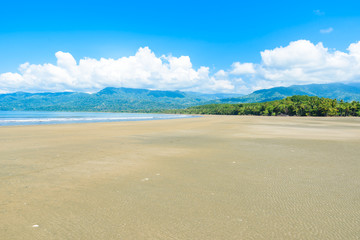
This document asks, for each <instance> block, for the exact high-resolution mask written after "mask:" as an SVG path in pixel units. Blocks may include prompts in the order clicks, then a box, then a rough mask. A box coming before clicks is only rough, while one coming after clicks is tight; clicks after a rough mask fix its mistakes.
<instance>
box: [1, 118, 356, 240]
mask: <svg viewBox="0 0 360 240" xmlns="http://www.w3.org/2000/svg"><path fill="white" fill-rule="evenodd" d="M359 226H360V118H296V117H253V116H207V117H200V118H189V119H173V120H158V121H140V122H139V121H137V122H108V123H86V124H59V125H38V126H7V127H0V239H4V240H7V239H11V240H13V239H126V240H128V239H131V240H132V239H134V240H139V239H204V240H205V239H206V240H209V239H226V240H229V239H236V240H239V239H360V227H359Z"/></svg>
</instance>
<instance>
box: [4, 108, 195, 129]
mask: <svg viewBox="0 0 360 240" xmlns="http://www.w3.org/2000/svg"><path fill="white" fill-rule="evenodd" d="M2 113H4V114H2ZM22 113H23V114H22ZM104 115H105V116H104ZM110 115H113V116H110ZM114 115H115V116H114ZM119 115H120V116H119ZM121 115H123V116H121ZM188 117H191V116H188V115H171V114H127V113H66V112H65V113H53V112H46V113H44V112H42V113H41V115H39V113H37V112H34V113H33V114H32V113H31V112H1V111H0V126H1V125H2V126H4V125H29V124H30V125H31V124H52V123H76V122H113V121H141V120H157V119H159V120H160V119H174V118H188Z"/></svg>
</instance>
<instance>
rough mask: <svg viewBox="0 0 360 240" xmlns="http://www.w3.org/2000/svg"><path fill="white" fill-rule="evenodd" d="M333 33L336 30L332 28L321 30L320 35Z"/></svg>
mask: <svg viewBox="0 0 360 240" xmlns="http://www.w3.org/2000/svg"><path fill="white" fill-rule="evenodd" d="M332 31H334V29H333V28H332V27H329V28H325V29H320V33H322V34H327V33H331V32H332Z"/></svg>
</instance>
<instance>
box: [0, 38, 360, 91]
mask: <svg viewBox="0 0 360 240" xmlns="http://www.w3.org/2000/svg"><path fill="white" fill-rule="evenodd" d="M260 54H261V62H260V63H250V62H247V63H240V62H234V63H233V64H232V65H231V66H230V67H229V68H228V69H221V70H218V71H216V72H214V73H212V72H211V71H210V69H209V67H206V66H202V67H199V68H197V69H195V68H194V67H193V66H192V63H191V60H190V57H189V56H180V57H174V56H171V55H169V56H165V55H163V56H160V57H157V56H156V55H155V53H153V52H152V51H151V50H150V49H149V48H147V47H144V48H140V49H139V50H138V51H137V52H136V54H135V55H134V56H129V57H122V58H119V59H106V58H101V59H93V58H84V59H80V60H79V61H78V62H77V61H76V60H75V59H74V57H73V56H72V55H71V54H70V53H64V52H57V53H56V54H55V55H56V58H57V63H56V64H49V63H46V64H41V65H34V64H30V63H24V64H22V65H20V67H19V71H18V72H17V73H10V72H8V73H3V74H0V93H4V92H15V91H19V90H21V91H29V92H42V91H53V92H57V91H83V92H96V91H98V90H100V89H102V88H104V87H108V86H111V87H130V88H148V89H162V90H182V91H199V92H237V93H250V92H252V91H254V90H258V89H262V88H270V87H275V86H290V85H294V84H309V83H332V82H359V81H360V42H357V43H352V44H351V45H350V46H349V47H348V49H347V51H345V52H343V51H336V50H333V49H328V48H326V47H324V45H323V44H322V43H321V42H320V43H316V44H314V43H312V42H310V41H308V40H298V41H294V42H290V43H289V44H288V45H287V46H284V47H277V48H274V49H267V50H264V51H262V52H261V53H260Z"/></svg>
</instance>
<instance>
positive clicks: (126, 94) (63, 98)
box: [0, 87, 241, 112]
mask: <svg viewBox="0 0 360 240" xmlns="http://www.w3.org/2000/svg"><path fill="white" fill-rule="evenodd" d="M239 96H241V95H240V94H224V93H219V94H203V93H196V92H181V91H159V90H148V89H136V88H113V87H107V88H104V89H103V90H101V91H99V92H97V93H94V94H89V93H81V92H56V93H49V92H46V93H26V92H16V93H9V94H0V110H2V111H120V112H121V111H138V110H142V111H149V110H161V109H174V108H186V107H190V106H195V105H201V104H205V103H207V102H209V101H212V100H217V99H223V98H235V97H239Z"/></svg>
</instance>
